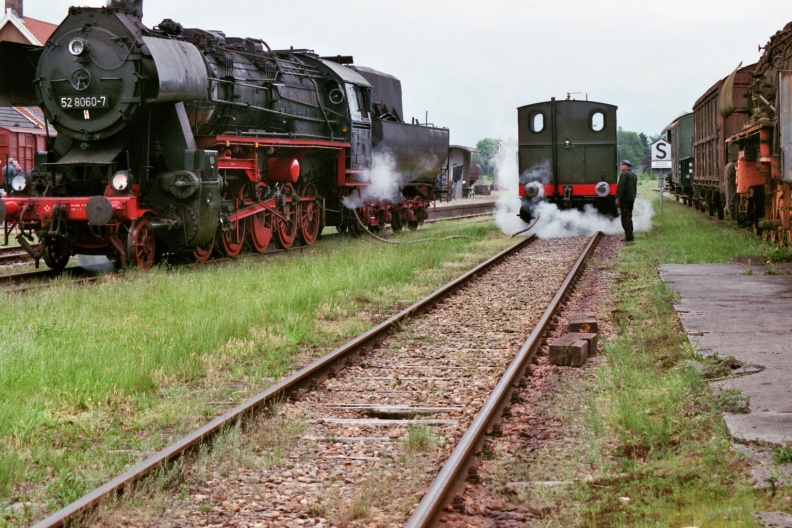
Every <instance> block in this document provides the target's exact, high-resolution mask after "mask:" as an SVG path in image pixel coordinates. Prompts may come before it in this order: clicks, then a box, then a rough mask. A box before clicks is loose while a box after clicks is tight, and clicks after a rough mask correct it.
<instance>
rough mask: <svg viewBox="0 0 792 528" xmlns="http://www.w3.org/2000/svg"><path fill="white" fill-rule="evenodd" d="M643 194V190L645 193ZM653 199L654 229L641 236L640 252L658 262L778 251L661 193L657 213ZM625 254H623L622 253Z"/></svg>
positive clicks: (718, 259) (720, 258)
mask: <svg viewBox="0 0 792 528" xmlns="http://www.w3.org/2000/svg"><path fill="white" fill-rule="evenodd" d="M645 194H646V193H645ZM651 197H652V199H653V201H654V209H655V215H654V218H653V222H654V228H653V229H652V231H651V232H650V233H649V234H648V235H646V236H640V235H639V236H640V242H641V244H640V248H637V249H638V250H639V251H640V255H638V256H636V258H641V259H647V258H648V257H649V256H650V255H651V256H652V257H653V258H652V259H650V260H652V261H654V262H656V263H661V264H701V263H714V262H731V261H732V259H733V258H734V256H736V255H762V256H765V257H767V258H770V255H771V254H774V253H778V250H776V249H774V248H773V247H772V246H770V245H769V244H767V243H766V242H764V241H763V240H762V239H760V238H758V237H756V236H754V235H753V234H751V233H750V232H749V231H747V230H745V229H738V228H737V227H730V226H727V225H724V224H719V223H715V222H714V221H713V220H711V219H710V218H708V217H707V216H705V215H704V214H703V213H699V212H698V211H696V210H695V209H694V208H692V207H687V206H684V205H682V204H681V203H679V202H676V201H675V200H674V199H673V198H669V197H668V196H664V199H663V212H662V213H660V206H659V197H658V196H657V195H654V194H653V195H652V196H651ZM625 256H626V255H625Z"/></svg>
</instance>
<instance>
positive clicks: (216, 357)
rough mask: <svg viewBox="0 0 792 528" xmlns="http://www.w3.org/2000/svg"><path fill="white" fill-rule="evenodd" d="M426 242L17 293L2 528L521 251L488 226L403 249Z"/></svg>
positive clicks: (0, 430) (450, 230)
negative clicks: (503, 255) (493, 260)
mask: <svg viewBox="0 0 792 528" xmlns="http://www.w3.org/2000/svg"><path fill="white" fill-rule="evenodd" d="M451 236H455V237H457V238H447V237H451ZM460 237H461V238H460ZM427 238H431V239H433V240H432V241H429V242H424V243H420V244H403V245H386V244H382V243H379V242H376V241H373V240H372V239H369V238H364V239H360V240H352V241H351V240H349V239H344V240H343V241H340V242H335V241H334V240H327V241H324V242H323V243H321V244H319V245H318V246H315V247H314V248H312V249H310V250H308V251H306V252H304V253H303V254H300V255H287V256H276V257H274V258H265V259H252V260H244V261H238V262H232V263H229V264H221V265H217V266H210V267H201V268H191V269H186V268H176V269H170V268H167V267H160V268H156V269H154V270H151V271H150V272H146V273H141V272H131V273H125V274H122V275H120V276H110V277H108V278H106V279H105V280H104V281H102V282H101V283H100V284H98V285H96V286H91V287H87V288H86V287H78V286H75V285H73V284H69V283H65V282H64V283H62V284H56V285H55V286H54V287H52V288H49V289H45V290H41V291H36V292H31V293H29V294H25V295H22V296H10V295H9V296H6V297H5V298H4V305H3V307H4V311H5V313H6V314H13V317H7V318H6V321H7V324H6V325H5V332H4V339H3V341H2V344H0V366H2V368H0V468H2V469H0V526H2V525H3V524H4V523H5V524H17V523H20V522H30V521H31V520H34V519H37V518H40V517H41V516H42V515H44V514H46V513H49V512H52V511H54V510H56V509H57V508H59V507H61V506H63V505H65V504H67V503H68V502H70V501H71V500H74V499H75V498H77V497H79V496H80V495H82V494H83V493H84V492H85V491H87V490H90V489H92V488H94V487H96V486H97V485H99V484H101V483H102V482H104V481H106V480H107V479H108V478H109V477H111V476H114V475H116V474H119V473H121V472H122V471H123V470H124V469H126V468H127V467H129V466H130V465H131V464H133V463H134V462H136V461H139V460H141V459H142V458H145V457H146V456H148V455H150V454H152V453H153V452H155V451H156V450H158V449H160V448H162V447H163V446H165V445H167V444H168V443H169V442H170V441H172V440H174V439H175V438H178V437H180V436H181V435H183V434H184V433H185V432H187V431H189V430H192V429H194V428H196V427H197V426H199V425H202V424H203V423H205V422H206V421H208V420H210V419H211V418H213V417H214V416H215V415H216V414H218V413H219V412H222V411H224V410H225V409H227V408H229V407H230V406H232V405H234V404H236V403H238V402H240V401H242V400H244V399H245V398H246V397H247V396H249V395H250V394H253V393H255V392H257V391H260V390H263V389H264V388H265V387H267V386H269V385H271V384H272V383H273V382H275V381H276V380H277V379H279V378H281V377H282V376H283V375H284V374H285V373H287V372H288V371H289V370H291V369H293V368H296V367H298V366H299V365H301V364H306V363H307V362H308V361H310V360H311V359H312V358H314V357H316V356H319V355H322V354H325V353H327V352H329V351H330V350H331V349H332V346H334V345H333V344H338V343H339V342H343V341H344V340H346V339H348V338H350V337H351V336H354V335H357V334H358V333H360V332H361V331H363V330H365V329H367V328H369V327H371V326H372V325H373V324H374V323H375V322H379V321H381V320H383V319H384V318H386V317H387V316H388V315H390V314H392V313H393V312H395V311H397V310H399V309H401V308H403V307H405V306H407V305H408V304H410V303H412V302H414V301H415V300H417V299H418V298H420V297H421V296H423V295H425V294H427V293H429V292H430V291H432V290H433V289H435V288H437V287H438V286H439V285H440V284H443V283H444V282H446V281H448V280H450V279H451V278H453V277H455V276H457V275H459V274H460V272H461V270H463V269H464V268H468V267H471V266H472V265H473V264H474V263H477V262H480V261H483V260H485V259H486V258H489V257H490V256H492V255H493V254H494V253H497V252H498V251H500V250H501V249H503V248H505V247H506V246H508V245H511V244H512V243H513V242H514V241H513V240H510V239H508V238H507V237H505V236H503V235H501V234H499V233H498V231H497V229H496V228H495V227H494V226H493V225H492V224H491V222H482V221H480V220H472V221H465V222H457V223H448V222H441V223H437V224H432V225H427V226H425V227H423V228H421V229H420V230H418V231H417V232H414V233H404V234H402V235H400V236H399V237H398V240H400V241H405V242H409V241H413V240H418V239H427Z"/></svg>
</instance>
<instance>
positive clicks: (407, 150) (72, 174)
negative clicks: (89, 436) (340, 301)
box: [0, 0, 448, 269]
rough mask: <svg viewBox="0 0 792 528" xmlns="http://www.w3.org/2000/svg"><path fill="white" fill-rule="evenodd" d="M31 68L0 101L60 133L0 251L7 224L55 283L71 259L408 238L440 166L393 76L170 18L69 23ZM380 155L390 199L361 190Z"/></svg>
mask: <svg viewBox="0 0 792 528" xmlns="http://www.w3.org/2000/svg"><path fill="white" fill-rule="evenodd" d="M27 60H29V61H31V62H32V63H33V64H35V65H36V67H35V72H34V73H33V72H31V73H30V75H29V77H28V79H27V80H20V79H17V80H16V81H15V83H14V85H13V86H11V87H9V86H0V88H2V89H8V90H11V91H12V92H13V97H15V98H16V101H19V100H20V99H24V97H28V98H30V99H35V101H36V102H37V103H38V104H39V105H40V106H41V108H42V110H43V111H44V114H45V116H46V117H47V119H48V120H49V121H50V123H51V124H52V125H53V126H54V127H55V128H56V129H57V131H58V135H57V138H55V139H54V140H53V141H51V142H50V145H49V148H48V150H47V151H45V152H38V153H36V155H35V167H34V169H33V170H32V171H31V172H30V174H19V175H17V176H16V177H15V178H14V179H13V181H12V183H11V189H12V191H11V193H10V195H9V196H6V197H5V198H3V200H2V201H0V220H2V219H4V220H5V223H6V233H5V235H6V243H8V233H9V231H10V230H11V229H13V228H14V227H18V228H19V231H20V236H18V239H19V241H20V243H21V244H22V245H23V247H25V249H26V250H27V251H28V253H30V254H31V255H32V256H33V257H34V258H35V259H36V263H37V264H38V260H39V259H40V258H43V259H44V261H45V263H46V264H47V265H48V266H50V267H52V268H55V269H62V268H63V267H65V266H66V264H67V262H68V260H69V258H70V256H72V255H74V254H94V255H105V256H107V257H108V258H111V259H114V260H116V261H117V262H118V263H119V264H120V265H122V266H123V265H128V264H134V265H137V266H139V267H141V268H144V269H145V268H149V267H150V266H151V265H152V264H153V263H154V262H155V260H156V259H157V258H158V257H160V256H162V255H167V254H191V255H193V256H194V258H195V259H197V260H199V261H205V260H207V259H208V258H210V256H211V255H212V254H213V253H214V252H220V253H222V254H224V255H227V256H229V257H236V256H237V255H239V253H240V252H241V251H242V249H243V247H246V246H247V247H250V248H252V249H253V250H255V251H259V252H263V251H264V250H266V248H267V247H268V246H269V244H270V243H271V242H275V243H276V244H277V245H278V246H280V247H283V248H288V247H291V246H292V245H294V244H295V243H304V244H312V243H313V242H314V241H315V240H316V239H317V237H318V236H319V235H320V233H321V231H322V229H323V228H324V226H326V225H329V226H335V227H337V228H338V229H339V230H341V231H344V230H347V229H349V230H351V231H352V232H353V233H355V234H356V233H359V232H360V230H361V229H362V228H363V227H371V228H379V227H381V226H384V225H386V224H390V225H391V226H392V227H393V229H394V231H397V230H399V229H401V227H402V226H404V225H406V226H409V227H410V228H415V227H417V226H418V225H419V224H420V223H421V222H422V221H423V220H424V219H425V218H426V209H427V207H428V206H429V205H430V204H431V203H432V201H433V200H434V198H435V189H434V181H435V178H436V176H437V175H438V173H439V171H440V170H441V167H442V165H443V163H444V160H445V158H446V155H447V151H448V130H447V129H445V128H438V127H434V126H429V125H428V124H418V123H405V122H404V120H403V113H402V112H403V110H402V104H401V83H400V82H399V80H398V79H396V78H395V77H393V76H390V75H387V74H384V73H381V72H378V71H376V70H373V69H370V68H364V67H359V66H355V65H354V63H353V61H352V58H351V57H342V56H335V57H320V56H319V55H317V54H315V53H313V52H312V51H309V50H304V49H289V50H273V49H271V48H270V47H269V46H268V45H267V43H266V42H264V41H262V40H257V39H244V38H232V37H227V36H226V35H225V34H223V33H222V32H219V31H205V30H201V29H189V28H183V27H182V26H181V25H180V24H178V23H177V22H174V21H173V20H170V19H166V20H164V21H163V22H162V23H160V24H159V25H158V26H155V27H154V28H152V29H149V28H147V27H145V26H144V25H143V23H142V2H141V1H137V2H131V1H121V0H115V1H112V0H111V1H110V2H109V3H108V5H107V6H106V7H101V8H84V7H72V8H70V9H69V14H68V16H67V17H66V18H65V19H64V21H63V22H62V23H61V25H60V26H59V27H58V29H57V30H56V31H55V32H54V33H53V35H52V36H51V38H50V40H49V41H48V42H47V43H46V45H45V46H44V47H43V49H36V50H31V51H28V52H27ZM20 69H22V68H20ZM20 94H21V95H20ZM0 98H2V95H0ZM17 104H18V102H17ZM377 158H387V159H388V160H389V162H390V163H391V165H392V167H393V169H394V170H395V171H396V172H398V173H399V176H400V178H401V189H400V192H398V191H397V192H396V193H395V194H394V195H391V196H387V197H379V196H378V197H374V198H372V197H371V196H370V195H368V194H367V193H366V190H367V189H368V188H369V187H370V186H371V183H372V181H371V178H372V177H375V175H373V173H372V166H373V164H374V163H375V160H376V159H377ZM350 198H354V199H353V200H350ZM345 202H346V203H347V205H349V204H350V203H351V204H353V205H351V206H350V207H353V209H350V208H348V207H345V206H344V203H345Z"/></svg>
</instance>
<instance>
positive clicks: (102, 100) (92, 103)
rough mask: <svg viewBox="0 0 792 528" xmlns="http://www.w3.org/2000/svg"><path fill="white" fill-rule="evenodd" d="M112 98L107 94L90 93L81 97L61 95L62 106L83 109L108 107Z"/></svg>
mask: <svg viewBox="0 0 792 528" xmlns="http://www.w3.org/2000/svg"><path fill="white" fill-rule="evenodd" d="M109 102H110V98H109V97H107V96H106V95H89V96H84V97H83V96H79V97H61V98H60V105H61V108H75V109H77V110H82V109H85V108H107V106H108V104H109Z"/></svg>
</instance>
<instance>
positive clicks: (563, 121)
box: [517, 98, 617, 222]
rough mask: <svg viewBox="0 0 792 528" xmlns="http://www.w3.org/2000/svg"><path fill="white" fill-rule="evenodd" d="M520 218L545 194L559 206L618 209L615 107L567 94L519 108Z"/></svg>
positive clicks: (526, 218)
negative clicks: (574, 97) (589, 206)
mask: <svg viewBox="0 0 792 528" xmlns="http://www.w3.org/2000/svg"><path fill="white" fill-rule="evenodd" d="M517 119H518V129H517V134H518V142H519V160H518V166H519V175H520V186H519V195H520V199H521V202H522V204H521V206H520V218H521V219H522V220H523V221H525V222H531V220H532V219H533V218H534V216H535V211H534V208H535V206H536V204H537V203H538V201H540V200H542V199H544V200H547V201H550V202H552V203H555V204H556V205H558V207H559V208H562V209H564V208H571V207H576V208H579V209H582V208H583V207H584V206H585V205H586V204H591V205H592V206H594V207H596V208H597V209H598V210H599V211H600V212H602V213H604V214H611V215H615V214H616V183H617V181H616V178H617V165H616V163H617V151H616V131H617V125H616V107H615V106H613V105H609V104H605V103H598V102H594V101H576V100H570V99H567V100H563V101H557V100H555V99H554V98H553V99H551V100H550V101H546V102H542V103H535V104H530V105H526V106H522V107H520V108H518V109H517Z"/></svg>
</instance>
